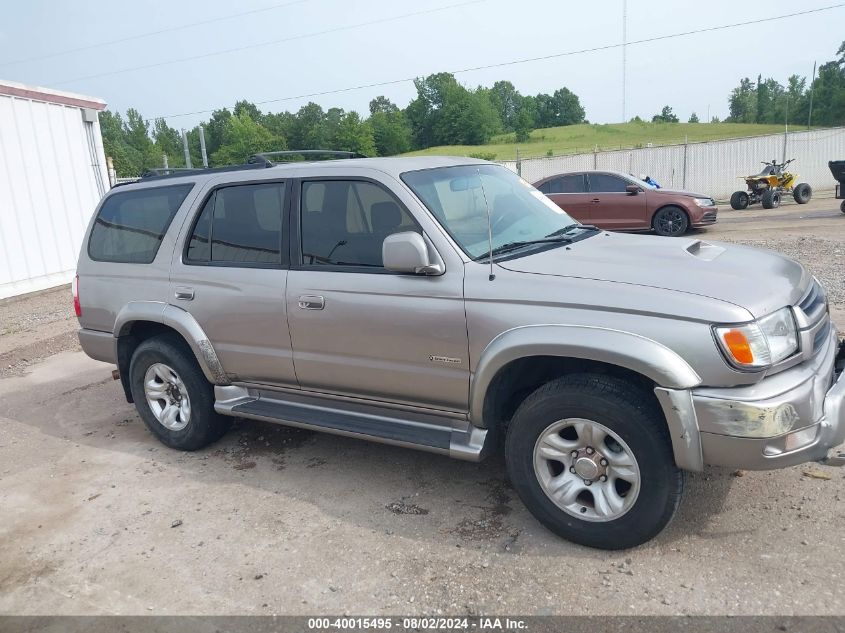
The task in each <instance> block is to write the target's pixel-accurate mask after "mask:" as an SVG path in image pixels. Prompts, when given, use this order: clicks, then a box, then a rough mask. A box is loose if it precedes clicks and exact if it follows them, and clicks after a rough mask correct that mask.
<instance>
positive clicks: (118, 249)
mask: <svg viewBox="0 0 845 633" xmlns="http://www.w3.org/2000/svg"><path fill="white" fill-rule="evenodd" d="M193 186H194V185H193V184H192V183H191V184H184V185H171V186H169V187H154V188H149V189H139V190H135V191H125V192H120V193H115V194H112V195H110V196H109V197H108V198H106V201H105V202H104V203H103V206H102V207H100V212H99V213H98V214H97V218H96V219H95V220H94V227H93V228H92V229H91V236H90V237H89V238H88V256H89V257H90V258H91V259H93V260H95V261H100V262H115V263H125V264H150V263H152V261H153V260H154V259H155V257H156V254H157V253H158V249H159V246H161V241H162V239H164V235H165V233H167V229H168V227H169V226H170V222H171V220H173V216H174V215H176V211H177V210H178V209H179V207H180V206H181V205H182V203H183V202H184V201H185V198H186V197H187V195H188V193H189V192H190V191H191V189H192V188H193Z"/></svg>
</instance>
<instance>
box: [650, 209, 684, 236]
mask: <svg viewBox="0 0 845 633" xmlns="http://www.w3.org/2000/svg"><path fill="white" fill-rule="evenodd" d="M651 226H652V228H653V229H654V231H655V233H657V234H658V235H663V236H664V237H678V236H679V235H683V234H684V233H686V232H687V229H689V216H688V215H687V213H686V211H684V210H683V209H682V208H680V207H674V206H669V207H663V208H662V209H658V210H657V213H655V214H654V217H653V218H652V219H651Z"/></svg>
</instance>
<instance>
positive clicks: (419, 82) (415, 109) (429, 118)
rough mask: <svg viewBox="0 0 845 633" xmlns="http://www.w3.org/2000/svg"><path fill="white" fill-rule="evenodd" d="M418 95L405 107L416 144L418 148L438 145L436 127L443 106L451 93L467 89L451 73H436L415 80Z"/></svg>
mask: <svg viewBox="0 0 845 633" xmlns="http://www.w3.org/2000/svg"><path fill="white" fill-rule="evenodd" d="M414 87H415V88H416V89H417V97H416V98H415V99H414V100H413V101H411V103H409V104H408V107H407V108H406V109H405V117H406V118H407V120H408V124H409V125H410V127H411V135H412V138H413V143H414V146H415V147H417V148H423V147H432V146H433V145H437V144H438V143H437V139H436V138H435V128H437V127H438V120H439V118H440V117H441V116H442V112H441V110H442V108H443V107H444V106H445V105H446V103H447V102H448V101H449V100H450V98H451V95H455V94H458V93H459V92H460V91H461V90H465V89H464V88H462V86H460V85H459V84H458V82H457V80H456V79H455V76H454V75H452V74H451V73H436V74H434V75H429V76H428V77H425V78H417V79H415V80H414Z"/></svg>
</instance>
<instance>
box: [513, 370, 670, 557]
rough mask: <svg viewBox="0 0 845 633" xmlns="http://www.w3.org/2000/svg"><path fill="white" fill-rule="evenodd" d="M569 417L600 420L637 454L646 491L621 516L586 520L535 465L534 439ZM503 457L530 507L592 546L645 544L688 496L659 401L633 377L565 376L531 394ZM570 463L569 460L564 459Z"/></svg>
mask: <svg viewBox="0 0 845 633" xmlns="http://www.w3.org/2000/svg"><path fill="white" fill-rule="evenodd" d="M567 418H582V419H586V420H594V421H596V422H599V423H600V424H602V425H604V426H605V427H607V428H608V429H610V430H611V431H613V432H614V433H616V434H617V435H618V436H619V437H620V438H621V439H622V440H623V441H624V442H625V443H626V444H627V445H628V447H629V448H630V450H631V452H632V453H633V455H634V457H635V459H636V462H637V465H638V467H639V473H640V480H641V483H640V490H639V494H638V495H637V497H636V498H635V500H634V502H633V505H632V506H630V507H629V509H628V510H627V511H626V512H625V513H624V514H622V515H621V516H619V517H617V518H614V519H611V520H607V521H604V522H596V521H588V520H585V519H581V518H579V517H577V516H575V515H574V514H570V513H569V512H567V511H566V510H563V509H562V508H560V507H559V506H558V505H557V504H556V503H555V502H553V501H552V500H551V498H550V497H549V495H547V494H546V492H545V491H544V490H543V487H542V485H541V483H540V480H539V476H538V474H537V471H535V467H534V449H535V445H536V444H537V441H538V438H539V437H540V435H541V434H542V433H543V432H544V431H546V430H547V429H548V428H549V427H550V425H552V424H555V423H556V422H558V421H560V420H564V419H567ZM566 458H567V459H568V458H569V455H566ZM505 460H506V463H507V467H508V473H509V475H510V480H511V483H512V484H513V486H514V488H515V489H516V491H517V494H519V496H520V498H521V499H522V501H523V503H524V504H525V505H526V507H527V508H528V510H529V511H530V512H531V513H532V514H533V515H534V516H535V517H536V518H537V519H538V520H539V521H540V522H541V523H542V524H543V525H545V526H546V527H547V528H549V529H550V530H551V531H552V532H554V533H555V534H557V535H558V536H561V537H563V538H565V539H567V540H569V541H572V542H574V543H579V544H581V545H587V546H589V547H596V548H600V549H608V550H615V549H626V548H629V547H635V546H637V545H640V544H642V543H645V542H646V541H648V540H650V539H651V538H653V537H655V536H656V535H657V534H659V533H660V531H661V530H663V528H665V527H666V526H667V525H668V524H669V522H670V521H671V520H672V518H673V517H674V515H675V512H676V511H677V509H678V506H679V505H680V501H681V497H682V495H683V489H684V473H683V471H681V470H679V469H678V468H677V467H676V466H675V460H674V456H673V453H672V444H671V441H670V439H669V432H668V430H667V428H666V423H665V421H664V418H663V415H662V413H661V411H660V409H659V407H658V405H657V403H656V402H655V401H654V400H653V399H652V397H650V395H649V394H646V393H644V392H642V391H641V390H639V389H638V388H636V387H634V386H632V385H631V384H630V383H628V382H626V381H624V380H621V379H618V378H614V377H611V376H606V375H594V374H576V375H570V376H565V377H563V378H559V379H557V380H553V381H551V382H549V383H547V384H545V385H543V386H542V387H540V388H539V389H537V390H536V391H535V392H534V393H532V394H531V395H530V396H528V397H527V398H526V399H525V401H524V402H523V403H522V404H521V405H520V406H519V408H518V409H517V411H516V413H515V414H514V417H513V419H512V421H511V423H510V425H509V427H508V432H507V439H506V442H505ZM564 468H568V465H566V464H563V463H562V462H561V469H564ZM561 472H562V471H561ZM585 490H590V489H589V488H586V489H585ZM582 494H583V493H582ZM590 496H591V493H590ZM580 503H581V501H580V496H579V500H578V504H579V505H580ZM584 503H587V504H588V503H589V501H585V502H584ZM583 511H584V510H582V512H583Z"/></svg>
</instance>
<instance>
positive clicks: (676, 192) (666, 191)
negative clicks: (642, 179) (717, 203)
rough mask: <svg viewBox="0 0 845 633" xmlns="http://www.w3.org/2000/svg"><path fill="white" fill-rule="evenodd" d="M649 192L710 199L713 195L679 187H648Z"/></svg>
mask: <svg viewBox="0 0 845 633" xmlns="http://www.w3.org/2000/svg"><path fill="white" fill-rule="evenodd" d="M648 193H649V194H657V195H658V196H660V195H670V196H689V197H690V198H707V199H708V200H710V199H712V198H713V196H708V195H707V194H706V193H695V192H694V191H682V190H680V189H663V188H660V189H649V190H648Z"/></svg>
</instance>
